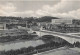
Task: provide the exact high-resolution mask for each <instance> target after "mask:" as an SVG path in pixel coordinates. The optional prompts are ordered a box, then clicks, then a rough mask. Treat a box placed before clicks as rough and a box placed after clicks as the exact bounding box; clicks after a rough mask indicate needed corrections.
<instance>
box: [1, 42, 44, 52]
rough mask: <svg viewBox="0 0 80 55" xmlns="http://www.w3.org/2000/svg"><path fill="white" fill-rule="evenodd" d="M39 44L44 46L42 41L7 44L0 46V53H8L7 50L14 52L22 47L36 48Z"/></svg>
mask: <svg viewBox="0 0 80 55" xmlns="http://www.w3.org/2000/svg"><path fill="white" fill-rule="evenodd" d="M40 44H44V42H43V41H42V40H32V41H24V42H16V43H7V44H0V51H3V50H5V51H8V50H11V49H13V50H15V49H20V48H23V47H26V48H27V47H29V46H33V47H35V46H38V45H40Z"/></svg>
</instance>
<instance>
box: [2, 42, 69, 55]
mask: <svg viewBox="0 0 80 55" xmlns="http://www.w3.org/2000/svg"><path fill="white" fill-rule="evenodd" d="M66 45H68V46H70V44H69V43H66V42H64V43H58V42H54V41H52V42H49V43H45V44H41V45H38V46H36V47H33V46H30V47H28V48H21V49H17V50H10V51H2V52H1V55H19V54H26V55H31V54H36V53H38V52H44V51H48V50H51V49H55V48H59V47H63V46H66Z"/></svg>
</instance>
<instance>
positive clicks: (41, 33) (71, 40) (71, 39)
mask: <svg viewBox="0 0 80 55" xmlns="http://www.w3.org/2000/svg"><path fill="white" fill-rule="evenodd" d="M35 32H36V33H37V35H38V36H39V37H41V36H44V35H53V36H56V37H60V38H62V39H64V40H66V41H68V42H69V43H71V44H73V43H74V42H77V41H79V42H80V37H75V36H71V35H66V34H62V33H57V32H49V31H35Z"/></svg>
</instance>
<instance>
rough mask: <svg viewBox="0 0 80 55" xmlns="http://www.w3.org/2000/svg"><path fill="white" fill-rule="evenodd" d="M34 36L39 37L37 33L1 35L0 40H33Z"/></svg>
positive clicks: (2, 41)
mask: <svg viewBox="0 0 80 55" xmlns="http://www.w3.org/2000/svg"><path fill="white" fill-rule="evenodd" d="M34 37H37V35H31V34H27V35H19V36H5V37H0V42H1V43H4V42H10V41H16V40H31V39H33V38H34Z"/></svg>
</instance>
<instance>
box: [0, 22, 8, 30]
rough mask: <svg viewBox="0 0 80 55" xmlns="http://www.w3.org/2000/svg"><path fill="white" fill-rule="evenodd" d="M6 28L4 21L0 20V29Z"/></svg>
mask: <svg viewBox="0 0 80 55" xmlns="http://www.w3.org/2000/svg"><path fill="white" fill-rule="evenodd" d="M5 29H7V28H6V23H2V22H0V30H5Z"/></svg>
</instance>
